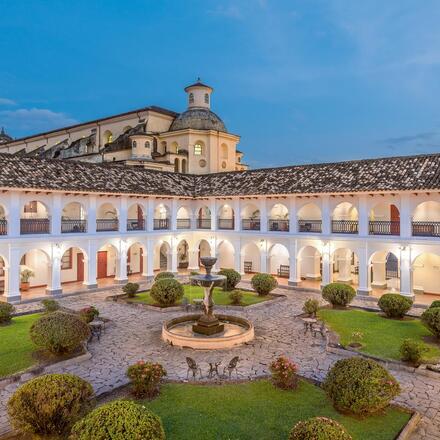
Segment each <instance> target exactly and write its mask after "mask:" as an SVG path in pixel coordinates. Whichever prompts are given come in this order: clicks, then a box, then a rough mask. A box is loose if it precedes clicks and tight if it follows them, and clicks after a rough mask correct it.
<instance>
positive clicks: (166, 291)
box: [150, 278, 185, 307]
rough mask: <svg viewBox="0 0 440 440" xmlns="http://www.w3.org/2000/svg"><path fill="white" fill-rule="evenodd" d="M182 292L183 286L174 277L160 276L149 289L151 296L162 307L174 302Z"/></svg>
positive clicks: (181, 295)
mask: <svg viewBox="0 0 440 440" xmlns="http://www.w3.org/2000/svg"><path fill="white" fill-rule="evenodd" d="M184 293H185V291H184V290H183V286H182V285H181V284H180V283H179V282H178V281H177V280H176V279H174V278H162V279H160V280H158V281H156V282H155V283H154V284H153V286H152V287H151V290H150V295H151V297H152V298H153V299H154V300H155V301H156V302H157V303H159V304H160V305H161V306H163V307H166V306H172V305H173V304H176V302H177V301H179V300H181V299H182V298H183V295H184Z"/></svg>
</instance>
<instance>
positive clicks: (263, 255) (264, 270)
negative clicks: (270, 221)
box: [260, 221, 269, 273]
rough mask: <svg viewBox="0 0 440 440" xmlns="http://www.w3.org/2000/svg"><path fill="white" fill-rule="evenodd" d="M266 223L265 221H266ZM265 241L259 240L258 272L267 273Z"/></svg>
mask: <svg viewBox="0 0 440 440" xmlns="http://www.w3.org/2000/svg"><path fill="white" fill-rule="evenodd" d="M266 224H267V221H266ZM267 260H268V257H267V241H266V240H262V241H261V240H260V272H261V273H268V272H269V270H268V267H267Z"/></svg>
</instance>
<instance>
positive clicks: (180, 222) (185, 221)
mask: <svg viewBox="0 0 440 440" xmlns="http://www.w3.org/2000/svg"><path fill="white" fill-rule="evenodd" d="M177 229H191V219H189V218H178V219H177Z"/></svg>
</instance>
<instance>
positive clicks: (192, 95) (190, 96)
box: [189, 93, 194, 104]
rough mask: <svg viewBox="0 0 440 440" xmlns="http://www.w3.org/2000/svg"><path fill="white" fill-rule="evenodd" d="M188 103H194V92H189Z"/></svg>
mask: <svg viewBox="0 0 440 440" xmlns="http://www.w3.org/2000/svg"><path fill="white" fill-rule="evenodd" d="M189 103H190V104H194V93H190V94H189Z"/></svg>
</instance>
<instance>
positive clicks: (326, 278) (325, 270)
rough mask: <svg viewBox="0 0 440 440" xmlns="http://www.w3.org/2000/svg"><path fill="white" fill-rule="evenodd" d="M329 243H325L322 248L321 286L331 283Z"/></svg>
mask: <svg viewBox="0 0 440 440" xmlns="http://www.w3.org/2000/svg"><path fill="white" fill-rule="evenodd" d="M330 252H331V248H330V243H328V242H327V243H326V244H325V245H324V249H323V252H322V282H321V287H324V286H326V285H327V284H330V283H331V280H332V278H331V274H332V268H331V264H330V263H331V259H330Z"/></svg>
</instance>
